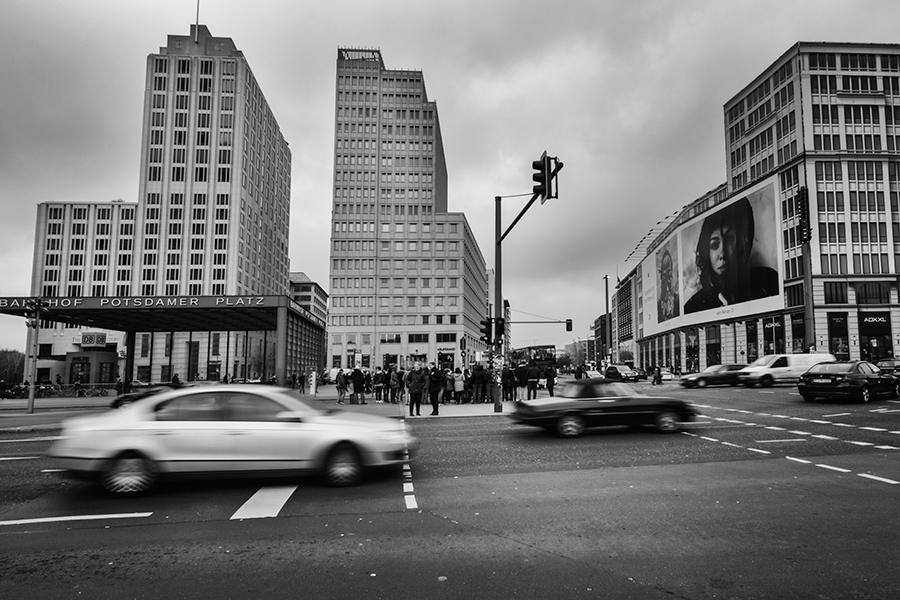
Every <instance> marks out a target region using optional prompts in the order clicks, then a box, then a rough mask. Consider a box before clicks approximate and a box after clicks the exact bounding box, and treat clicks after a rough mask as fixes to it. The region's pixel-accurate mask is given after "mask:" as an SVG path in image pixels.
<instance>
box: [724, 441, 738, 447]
mask: <svg viewBox="0 0 900 600" xmlns="http://www.w3.org/2000/svg"><path fill="white" fill-rule="evenodd" d="M722 445H723V446H732V447H734V448H743V446H739V445H738V444H732V443H731V442H722Z"/></svg>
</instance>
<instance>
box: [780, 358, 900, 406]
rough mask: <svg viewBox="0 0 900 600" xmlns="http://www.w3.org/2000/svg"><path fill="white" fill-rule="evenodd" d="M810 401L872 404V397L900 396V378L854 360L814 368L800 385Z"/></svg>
mask: <svg viewBox="0 0 900 600" xmlns="http://www.w3.org/2000/svg"><path fill="white" fill-rule="evenodd" d="M797 388H798V390H799V392H800V395H801V396H802V397H803V399H804V400H806V401H807V402H812V401H813V400H815V399H816V398H853V399H856V400H859V401H860V402H868V401H869V400H870V399H871V398H872V396H888V397H891V396H894V397H897V396H900V379H897V377H895V376H894V375H892V374H888V373H885V372H883V371H882V370H881V369H879V368H878V367H876V366H875V365H873V364H872V363H870V362H867V361H864V360H851V361H849V362H842V361H834V362H823V363H819V364H817V365H813V366H812V367H810V368H809V370H808V371H807V372H806V373H804V374H803V375H801V376H800V383H799V384H797Z"/></svg>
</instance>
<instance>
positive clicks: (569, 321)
mask: <svg viewBox="0 0 900 600" xmlns="http://www.w3.org/2000/svg"><path fill="white" fill-rule="evenodd" d="M566 331H572V319H566Z"/></svg>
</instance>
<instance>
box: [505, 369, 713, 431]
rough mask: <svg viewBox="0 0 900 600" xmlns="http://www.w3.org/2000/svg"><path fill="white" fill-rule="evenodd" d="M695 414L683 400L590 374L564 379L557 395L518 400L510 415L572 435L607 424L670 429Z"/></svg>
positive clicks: (675, 427)
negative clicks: (650, 392)
mask: <svg viewBox="0 0 900 600" xmlns="http://www.w3.org/2000/svg"><path fill="white" fill-rule="evenodd" d="M697 414H698V411H697V409H696V408H695V407H694V406H693V405H691V404H688V403H687V402H685V401H684V400H680V399H677V398H665V397H659V396H644V395H641V394H638V393H637V392H636V391H635V390H634V388H632V387H631V386H630V385H628V384H627V383H622V382H620V381H614V380H611V379H606V378H592V379H578V380H575V381H572V382H570V383H567V384H566V385H565V386H563V388H562V389H561V390H560V391H559V393H558V394H557V395H556V396H552V397H546V398H537V399H534V400H523V401H521V402H517V403H516V405H515V410H514V412H512V413H511V414H510V418H512V420H513V421H515V422H516V423H519V424H521V425H533V426H536V427H543V428H545V429H547V430H548V431H555V432H556V433H557V434H559V435H561V436H563V437H575V436H578V435H581V433H582V432H584V430H585V428H587V427H603V426H608V425H653V426H655V427H656V428H657V429H658V430H659V431H661V432H663V433H671V432H675V431H678V430H680V429H681V426H682V423H684V422H686V421H692V420H693V419H694V417H695V416H696V415H697Z"/></svg>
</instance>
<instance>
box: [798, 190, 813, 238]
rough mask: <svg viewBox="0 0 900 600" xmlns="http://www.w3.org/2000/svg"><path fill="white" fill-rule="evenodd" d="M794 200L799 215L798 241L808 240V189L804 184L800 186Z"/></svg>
mask: <svg viewBox="0 0 900 600" xmlns="http://www.w3.org/2000/svg"><path fill="white" fill-rule="evenodd" d="M796 202H797V211H796V212H797V216H799V217H800V241H801V242H808V241H810V240H811V239H812V227H811V226H810V223H809V190H808V189H807V188H806V186H803V187H801V188H800V191H799V192H798V193H797V199H796Z"/></svg>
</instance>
